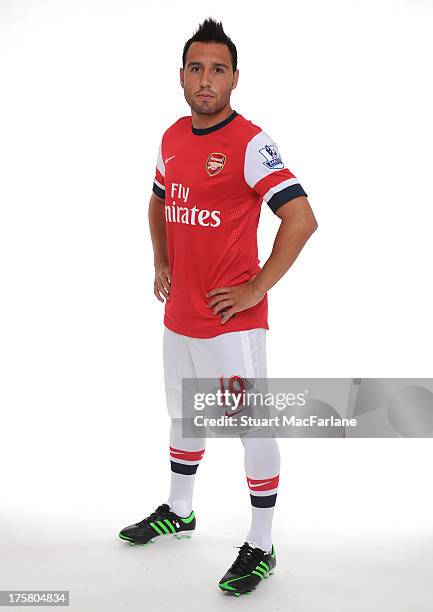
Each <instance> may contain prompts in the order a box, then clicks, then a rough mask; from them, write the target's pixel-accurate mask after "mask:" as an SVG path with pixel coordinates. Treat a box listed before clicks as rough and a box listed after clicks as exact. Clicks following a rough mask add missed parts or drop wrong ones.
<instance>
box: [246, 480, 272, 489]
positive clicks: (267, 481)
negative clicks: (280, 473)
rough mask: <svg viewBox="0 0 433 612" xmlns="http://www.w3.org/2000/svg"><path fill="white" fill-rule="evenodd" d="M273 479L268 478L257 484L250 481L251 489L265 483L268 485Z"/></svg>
mask: <svg viewBox="0 0 433 612" xmlns="http://www.w3.org/2000/svg"><path fill="white" fill-rule="evenodd" d="M271 482H272V480H266V481H265V482H259V483H257V484H251V483H250V485H249V486H250V489H254V487H263V485H268V484H271Z"/></svg>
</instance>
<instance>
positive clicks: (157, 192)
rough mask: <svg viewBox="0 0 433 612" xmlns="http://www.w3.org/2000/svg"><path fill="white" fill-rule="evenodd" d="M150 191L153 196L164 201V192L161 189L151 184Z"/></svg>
mask: <svg viewBox="0 0 433 612" xmlns="http://www.w3.org/2000/svg"><path fill="white" fill-rule="evenodd" d="M152 191H153V193H154V194H155V195H157V196H158V198H161V199H163V200H165V190H164V189H161V187H158V185H157V184H156V183H153V188H152Z"/></svg>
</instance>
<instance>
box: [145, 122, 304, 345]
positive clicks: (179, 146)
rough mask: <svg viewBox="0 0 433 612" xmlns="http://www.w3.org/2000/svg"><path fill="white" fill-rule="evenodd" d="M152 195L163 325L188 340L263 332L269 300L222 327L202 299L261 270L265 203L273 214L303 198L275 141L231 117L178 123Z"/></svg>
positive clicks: (165, 143)
mask: <svg viewBox="0 0 433 612" xmlns="http://www.w3.org/2000/svg"><path fill="white" fill-rule="evenodd" d="M153 191H154V193H155V194H156V195H157V196H159V197H160V198H163V199H164V202H163V203H161V206H164V207H165V220H166V229H167V241H168V257H169V265H170V273H171V285H170V298H169V299H168V300H166V302H165V313H164V324H165V325H166V326H167V327H168V328H169V329H171V330H172V331H174V332H177V333H179V334H184V335H186V336H192V337H195V338H211V337H213V336H218V335H219V334H223V333H227V332H231V331H240V330H245V329H253V328H255V327H263V328H265V329H269V326H268V299H267V294H266V295H265V297H264V298H263V299H262V300H261V301H260V302H259V303H258V304H256V306H253V307H252V308H248V309H247V310H243V311H242V312H237V313H236V314H235V315H234V316H233V317H231V318H230V319H229V320H228V321H227V322H226V323H225V324H224V325H222V324H221V314H220V313H217V314H216V315H213V314H212V310H213V309H212V308H207V304H208V302H209V300H210V298H206V293H207V292H208V291H210V289H214V288H215V287H223V286H229V285H237V284H239V283H244V282H246V281H247V280H248V279H250V278H251V277H252V276H253V275H254V274H256V273H257V272H259V271H260V270H261V268H260V266H259V259H258V253H257V226H258V222H259V217H260V210H261V204H262V201H263V200H264V201H265V202H266V203H267V204H268V205H269V206H270V208H271V209H272V210H273V212H275V211H276V210H277V209H278V208H279V207H280V206H281V205H282V204H284V203H286V202H288V201H289V200H292V199H293V198H296V197H299V196H306V195H307V194H306V193H305V191H304V190H303V188H302V187H301V185H300V183H299V181H298V179H297V178H296V177H295V175H294V174H293V173H292V172H290V170H289V169H288V168H286V167H285V166H284V163H283V161H282V159H281V157H280V154H279V152H278V148H277V145H276V144H275V142H274V141H273V140H272V139H271V138H270V137H269V136H268V135H267V134H266V133H265V132H263V130H262V129H261V128H260V127H258V126H257V125H254V124H253V123H252V122H251V121H248V120H247V119H245V118H244V117H243V116H242V115H240V114H239V113H237V112H236V111H233V112H232V114H231V115H230V116H229V117H227V118H226V119H224V121H221V122H220V123H218V124H216V125H213V126H211V127H209V128H203V129H199V128H194V127H193V125H192V117H191V116H186V117H181V118H180V119H178V121H176V122H175V123H174V124H173V125H171V126H170V127H169V128H168V129H167V130H166V131H165V132H164V134H163V137H162V141H161V144H160V147H159V152H158V159H157V166H156V174H155V180H154V184H153Z"/></svg>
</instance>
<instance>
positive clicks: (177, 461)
mask: <svg viewBox="0 0 433 612" xmlns="http://www.w3.org/2000/svg"><path fill="white" fill-rule="evenodd" d="M205 444H206V438H184V437H183V435H182V419H178V418H172V419H171V425H170V465H171V483H170V496H169V498H168V501H167V504H169V506H170V508H171V509H172V510H173V512H175V513H176V514H178V515H179V516H182V517H184V518H185V517H187V516H189V515H190V514H191V512H192V497H193V492H194V483H195V476H196V472H197V468H198V466H199V464H200V461H201V459H202V457H203V454H204V451H205Z"/></svg>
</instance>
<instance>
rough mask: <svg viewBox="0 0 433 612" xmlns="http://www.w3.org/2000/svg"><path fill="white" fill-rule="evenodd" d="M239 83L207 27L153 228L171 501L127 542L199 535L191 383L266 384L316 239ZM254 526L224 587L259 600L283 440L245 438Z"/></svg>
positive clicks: (217, 31) (191, 62)
mask: <svg viewBox="0 0 433 612" xmlns="http://www.w3.org/2000/svg"><path fill="white" fill-rule="evenodd" d="M238 78H239V70H238V69H237V52H236V47H235V45H234V44H233V42H232V41H231V40H230V38H229V37H228V36H227V35H226V34H225V32H224V30H223V27H222V24H221V23H217V22H215V21H214V20H212V19H207V20H205V21H204V23H203V24H201V25H200V27H199V29H198V31H197V32H196V33H195V35H194V36H193V37H192V38H190V39H189V40H188V41H187V43H186V44H185V47H184V51H183V57H182V68H181V69H180V83H181V86H182V87H183V89H184V95H185V99H186V101H187V103H188V105H189V106H190V108H191V116H189V115H188V116H185V117H181V118H180V119H179V120H178V121H176V122H175V123H174V124H173V125H172V126H170V127H169V128H168V129H167V130H166V131H165V133H164V135H163V137H162V141H161V144H160V147H159V153H158V158H157V167H156V174H155V181H154V185H153V194H152V197H151V199H150V205H149V224H150V232H151V237H152V243H153V249H154V264H155V282H154V293H155V296H156V297H157V299H158V300H160V301H161V302H164V298H165V314H164V340H163V353H164V378H165V390H166V399H167V407H168V412H169V415H170V417H171V427H170V460H171V490H170V495H169V498H168V499H167V502H166V503H163V504H161V505H160V506H158V507H157V508H156V510H155V511H154V512H152V514H150V515H149V516H147V517H146V518H144V519H143V520H142V521H140V522H138V523H135V524H134V525H130V526H129V527H126V528H124V529H122V531H121V532H120V534H119V535H120V537H121V538H122V539H125V540H127V541H128V542H130V543H132V544H146V543H148V542H150V541H153V539H154V538H155V537H158V536H159V535H167V534H173V535H176V536H177V537H181V536H182V535H183V536H185V535H186V536H188V535H190V534H191V533H192V532H193V531H194V529H195V525H196V519H195V513H194V511H193V509H192V495H193V486H194V479H195V474H196V471H197V468H198V465H199V464H200V461H201V459H202V457H203V454H204V450H205V438H192V437H188V438H187V437H183V436H182V405H181V399H182V378H211V379H214V380H215V381H216V380H221V377H222V381H223V384H224V385H226V386H227V384H228V382H229V381H230V380H231V377H241V378H245V379H248V378H253V379H255V378H259V379H260V378H265V377H266V330H268V329H269V327H268V320H267V316H268V302H267V291H268V290H269V289H270V288H271V287H273V286H274V285H275V283H276V282H277V281H278V280H279V279H280V278H281V277H282V276H283V275H284V274H285V272H286V271H287V270H288V269H289V268H290V266H291V265H292V263H293V262H294V261H295V259H296V257H297V256H298V254H299V252H300V251H301V249H302V248H303V246H304V244H305V243H306V241H307V240H308V238H309V237H310V236H311V234H312V233H313V232H314V231H315V229H316V228H317V223H316V220H315V218H314V215H313V212H312V210H311V208H310V205H309V203H308V200H307V194H306V193H305V191H304V190H303V188H302V186H301V185H300V183H299V181H298V179H297V178H296V177H295V176H294V174H293V173H292V172H290V170H289V169H288V168H286V167H285V166H284V162H283V160H282V158H281V156H280V153H279V151H278V148H277V146H276V144H275V142H274V141H273V140H272V139H271V138H270V137H269V136H268V135H267V134H266V133H265V132H264V131H262V130H261V128H260V127H258V126H256V125H255V124H253V123H251V121H249V120H247V119H245V118H244V117H243V116H242V115H240V114H239V113H237V111H236V110H233V109H232V108H231V106H230V96H231V92H232V91H233V89H235V87H236V85H237V83H238ZM263 201H265V202H266V203H267V204H268V206H269V207H270V209H271V210H272V211H273V212H274V213H275V214H276V215H277V216H278V217H279V218H280V219H281V224H280V227H279V229H278V232H277V235H276V237H275V241H274V245H273V249H272V253H271V255H270V257H269V259H268V260H267V261H266V263H265V264H264V266H263V268H260V266H259V260H258V257H257V225H258V221H259V216H260V209H261V204H262V202H263ZM241 440H242V443H243V445H244V447H245V471H246V478H247V483H248V488H249V493H250V500H251V511H252V520H251V526H250V529H249V531H248V533H247V535H246V537H245V541H244V544H243V545H242V546H241V547H239V548H240V550H239V553H238V555H237V558H236V559H235V561H234V563H233V564H232V565H231V566H230V568H229V570H228V571H227V572H226V574H225V575H224V576H223V577H222V578H221V580H220V581H219V587H220V588H221V589H222V590H223V591H225V592H228V593H230V594H234V595H240V594H242V593H246V592H250V591H251V590H252V589H254V588H255V587H256V585H257V584H258V583H259V582H260V581H261V580H262V578H263V577H267V575H268V573H269V572H270V571H271V570H272V569H273V568H274V567H275V564H276V555H275V547H274V545H273V543H272V538H271V527H272V518H273V512H274V508H275V503H276V497H277V489H278V480H279V468H280V455H279V448H278V444H277V441H276V439H275V438H273V437H270V438H254V437H253V436H251V435H245V436H242V437H241Z"/></svg>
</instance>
